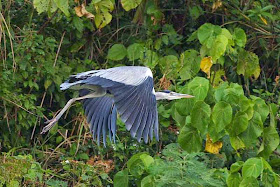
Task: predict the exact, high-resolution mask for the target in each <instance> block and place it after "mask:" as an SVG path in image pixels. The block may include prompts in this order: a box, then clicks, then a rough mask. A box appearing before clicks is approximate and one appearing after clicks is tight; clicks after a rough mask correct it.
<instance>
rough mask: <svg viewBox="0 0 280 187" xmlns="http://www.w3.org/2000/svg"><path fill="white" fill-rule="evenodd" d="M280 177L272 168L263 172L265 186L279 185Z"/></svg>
mask: <svg viewBox="0 0 280 187" xmlns="http://www.w3.org/2000/svg"><path fill="white" fill-rule="evenodd" d="M278 178H279V177H278V176H277V175H276V173H274V172H273V171H272V170H269V169H264V171H263V173H262V177H261V180H262V184H263V185H264V186H269V187H270V186H271V187H279V179H278Z"/></svg>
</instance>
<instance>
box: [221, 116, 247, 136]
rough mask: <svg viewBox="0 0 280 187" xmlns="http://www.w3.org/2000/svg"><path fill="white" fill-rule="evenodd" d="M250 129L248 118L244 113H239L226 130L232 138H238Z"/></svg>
mask: <svg viewBox="0 0 280 187" xmlns="http://www.w3.org/2000/svg"><path fill="white" fill-rule="evenodd" d="M247 127H248V116H247V114H246V113H244V112H237V113H236V114H235V116H234V118H233V121H232V123H231V124H230V125H228V126H227V127H226V130H227V131H228V133H229V134H230V136H237V135H239V134H240V133H242V132H244V131H245V130H246V129H247Z"/></svg>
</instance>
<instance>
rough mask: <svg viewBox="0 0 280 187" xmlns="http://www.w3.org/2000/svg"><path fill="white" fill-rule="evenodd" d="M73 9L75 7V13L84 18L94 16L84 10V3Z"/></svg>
mask: <svg viewBox="0 0 280 187" xmlns="http://www.w3.org/2000/svg"><path fill="white" fill-rule="evenodd" d="M74 9H75V12H76V15H77V16H79V17H83V16H85V17H86V18H89V19H93V18H94V15H93V14H92V13H90V12H88V11H87V10H86V8H85V5H84V4H82V5H81V6H77V7H75V8H74Z"/></svg>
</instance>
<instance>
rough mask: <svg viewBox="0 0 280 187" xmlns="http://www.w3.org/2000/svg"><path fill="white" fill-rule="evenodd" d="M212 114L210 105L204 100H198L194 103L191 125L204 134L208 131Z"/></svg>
mask: <svg viewBox="0 0 280 187" xmlns="http://www.w3.org/2000/svg"><path fill="white" fill-rule="evenodd" d="M210 114H211V109H210V106H209V105H207V104H206V103H205V102H204V101H198V102H196V103H195V104H194V106H193V109H192V111H191V126H193V127H194V128H197V129H198V130H199V131H200V133H201V135H204V134H205V133H206V132H207V129H208V124H209V121H210Z"/></svg>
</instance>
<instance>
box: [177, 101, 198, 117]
mask: <svg viewBox="0 0 280 187" xmlns="http://www.w3.org/2000/svg"><path fill="white" fill-rule="evenodd" d="M194 103H195V99H194V98H190V99H181V100H178V101H176V103H175V107H176V110H177V112H178V113H179V114H180V115H182V116H187V115H189V114H190V112H191V111H192V108H193V105H194Z"/></svg>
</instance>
